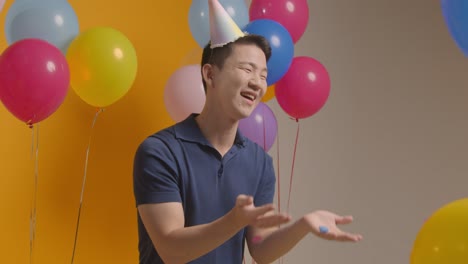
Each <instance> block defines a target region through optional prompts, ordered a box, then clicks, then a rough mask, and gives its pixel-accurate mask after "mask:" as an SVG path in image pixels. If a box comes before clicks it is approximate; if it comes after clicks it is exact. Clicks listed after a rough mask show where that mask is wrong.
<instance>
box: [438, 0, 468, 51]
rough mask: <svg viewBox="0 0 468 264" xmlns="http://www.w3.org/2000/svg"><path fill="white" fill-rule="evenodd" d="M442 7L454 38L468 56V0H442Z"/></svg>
mask: <svg viewBox="0 0 468 264" xmlns="http://www.w3.org/2000/svg"><path fill="white" fill-rule="evenodd" d="M441 7H442V14H443V15H444V19H445V22H446V24H447V27H448V29H449V32H450V34H451V35H452V38H453V39H454V40H455V43H456V44H457V45H458V47H459V48H460V49H461V50H462V51H463V53H464V54H465V56H467V57H468V1H467V0H441Z"/></svg>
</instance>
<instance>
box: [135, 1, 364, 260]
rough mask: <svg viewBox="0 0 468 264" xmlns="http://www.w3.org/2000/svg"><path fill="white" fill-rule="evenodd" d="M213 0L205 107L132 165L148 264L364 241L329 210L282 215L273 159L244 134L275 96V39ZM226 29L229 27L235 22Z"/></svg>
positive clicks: (271, 256) (154, 141)
mask: <svg viewBox="0 0 468 264" xmlns="http://www.w3.org/2000/svg"><path fill="white" fill-rule="evenodd" d="M226 19H227V22H228V23H227V24H229V25H233V23H232V20H229V19H230V18H229V17H228V15H227V13H226V12H225V10H224V9H222V7H221V5H220V4H219V3H218V2H217V1H216V0H210V20H211V33H212V35H211V46H207V47H206V48H205V49H204V52H203V58H202V70H201V72H202V75H203V81H204V85H205V90H206V103H205V106H204V108H203V110H202V112H201V113H200V114H193V115H191V116H190V117H188V118H187V119H186V120H184V121H182V122H180V123H178V124H176V125H174V126H172V127H169V128H167V129H164V130H162V131H160V132H158V133H156V134H154V135H152V136H150V137H148V138H147V139H146V140H145V141H144V142H143V143H142V144H141V145H140V147H139V148H138V150H137V153H136V156H135V166H134V188H135V198H136V202H137V206H138V223H139V237H140V243H139V250H140V263H142V264H150V263H151V264H154V263H169V264H178V263H204V264H211V263H225V264H229V263H237V264H239V263H242V259H243V255H244V241H246V242H247V245H248V247H249V251H250V252H251V254H252V257H253V259H255V261H256V262H258V263H271V262H273V261H274V260H275V259H277V258H279V257H281V256H282V255H284V254H285V253H287V252H288V251H289V250H290V249H291V248H293V247H294V246H295V245H296V244H297V243H298V242H299V241H300V240H301V239H302V238H303V237H304V236H305V235H307V234H308V233H313V234H315V235H317V236H320V237H322V238H325V239H333V240H341V241H359V240H360V239H361V238H362V237H361V236H360V235H353V234H349V233H345V232H343V231H341V230H339V229H338V228H337V226H336V225H337V224H345V223H349V222H351V221H352V218H351V217H340V216H337V215H335V214H333V213H330V212H326V211H316V212H312V213H310V214H307V215H305V216H303V217H301V218H300V219H298V220H297V221H295V222H294V223H293V224H291V225H289V226H286V227H283V228H278V225H281V224H285V223H287V222H289V221H290V220H291V218H290V217H289V216H287V215H285V214H278V213H275V212H274V207H273V205H272V204H271V203H272V200H273V196H274V189H275V175H274V169H273V165H272V159H271V157H270V156H268V154H267V153H265V152H264V151H263V149H262V148H261V147H259V146H258V145H256V144H255V143H253V142H252V141H250V140H248V139H247V138H245V137H244V136H243V135H242V134H241V133H240V132H239V130H238V123H239V120H240V119H242V118H246V117H248V116H249V115H250V114H251V113H252V111H253V110H254V108H255V107H256V106H257V105H258V103H259V102H260V100H261V98H262V96H263V95H264V94H265V91H266V89H267V84H266V75H267V68H266V66H267V60H268V58H269V57H270V55H271V49H270V47H269V45H268V42H267V41H266V40H265V39H264V38H263V37H261V36H256V35H244V34H243V33H242V32H241V31H240V30H239V29H238V28H234V29H233V30H231V31H229V30H228V31H222V30H220V28H216V25H219V24H221V23H223V21H224V22H225V20H226ZM227 24H224V25H227Z"/></svg>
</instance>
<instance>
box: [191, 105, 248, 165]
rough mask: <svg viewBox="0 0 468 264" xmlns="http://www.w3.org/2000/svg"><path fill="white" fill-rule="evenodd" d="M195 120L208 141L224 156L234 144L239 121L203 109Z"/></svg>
mask: <svg viewBox="0 0 468 264" xmlns="http://www.w3.org/2000/svg"><path fill="white" fill-rule="evenodd" d="M195 120H196V122H197V124H198V126H199V127H200V130H201V132H202V134H203V135H204V136H205V137H206V139H207V140H208V142H210V143H211V145H212V146H213V147H214V148H215V149H216V150H218V152H219V153H220V154H221V156H224V154H226V153H227V152H228V151H229V149H231V147H232V145H233V144H234V140H235V138H236V133H237V127H238V124H239V122H238V121H235V120H231V119H228V118H226V117H225V116H222V115H220V113H219V112H216V111H205V109H204V110H203V111H202V112H201V113H200V115H198V116H197V117H196V118H195Z"/></svg>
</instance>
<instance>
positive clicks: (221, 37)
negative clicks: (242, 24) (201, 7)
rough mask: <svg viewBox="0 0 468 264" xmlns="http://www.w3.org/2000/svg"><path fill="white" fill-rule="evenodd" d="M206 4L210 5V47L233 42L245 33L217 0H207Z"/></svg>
mask: <svg viewBox="0 0 468 264" xmlns="http://www.w3.org/2000/svg"><path fill="white" fill-rule="evenodd" d="M239 1H240V0H239ZM208 4H209V7H210V37H211V48H212V49H213V48H216V47H222V46H224V45H226V44H228V43H230V42H234V41H236V40H237V39H238V38H240V37H243V36H244V35H245V34H244V33H243V32H242V30H240V28H239V27H238V26H237V25H236V22H234V20H233V19H232V18H231V17H230V16H229V14H228V12H227V11H226V10H225V9H224V8H223V6H222V5H221V4H220V3H219V2H218V0H208Z"/></svg>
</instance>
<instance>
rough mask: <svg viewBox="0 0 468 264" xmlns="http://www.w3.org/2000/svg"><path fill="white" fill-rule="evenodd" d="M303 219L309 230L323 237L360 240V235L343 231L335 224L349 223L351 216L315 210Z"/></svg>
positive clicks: (339, 239) (351, 219) (338, 239)
mask: <svg viewBox="0 0 468 264" xmlns="http://www.w3.org/2000/svg"><path fill="white" fill-rule="evenodd" d="M303 221H304V224H305V225H306V226H307V228H308V229H309V231H311V232H312V233H314V234H315V235H316V236H318V237H321V238H324V239H328V240H337V241H352V242H357V241H360V240H362V235H360V234H352V233H348V232H344V231H342V230H340V229H339V228H338V226H337V225H342V224H349V223H351V222H352V221H353V217H352V216H339V215H336V214H334V213H331V212H328V211H315V212H312V213H309V214H307V215H305V216H304V218H303Z"/></svg>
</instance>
